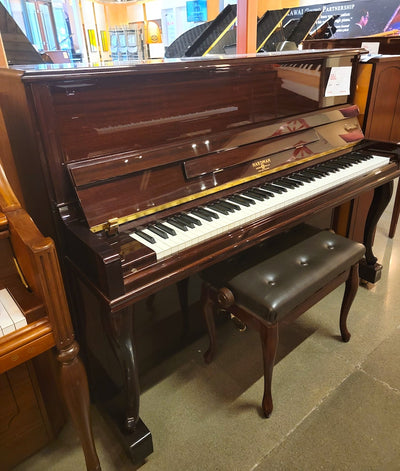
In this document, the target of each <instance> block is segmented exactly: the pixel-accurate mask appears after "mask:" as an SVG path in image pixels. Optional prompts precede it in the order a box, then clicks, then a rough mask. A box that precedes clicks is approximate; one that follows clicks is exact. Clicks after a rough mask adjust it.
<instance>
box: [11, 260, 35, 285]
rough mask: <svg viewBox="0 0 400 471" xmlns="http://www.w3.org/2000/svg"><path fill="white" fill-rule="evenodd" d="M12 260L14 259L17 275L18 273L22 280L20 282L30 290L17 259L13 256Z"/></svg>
mask: <svg viewBox="0 0 400 471" xmlns="http://www.w3.org/2000/svg"><path fill="white" fill-rule="evenodd" d="M13 260H14V264H15V268H16V269H17V272H18V275H19V277H20V279H21V281H22V284H23V285H24V286H25V288H26V289H27V290H29V291H30V290H31V288H30V287H29V285H28V282H27V281H26V278H25V277H24V274H23V273H22V270H21V267H20V266H19V263H18V260H17V259H16V258H15V257H13Z"/></svg>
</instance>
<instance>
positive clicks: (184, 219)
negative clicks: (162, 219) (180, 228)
mask: <svg viewBox="0 0 400 471" xmlns="http://www.w3.org/2000/svg"><path fill="white" fill-rule="evenodd" d="M174 219H175V220H177V221H180V222H181V223H182V224H184V225H185V226H186V227H189V228H190V229H194V226H195V223H194V222H192V221H191V220H190V219H189V218H188V217H185V215H184V214H177V215H175V216H174Z"/></svg>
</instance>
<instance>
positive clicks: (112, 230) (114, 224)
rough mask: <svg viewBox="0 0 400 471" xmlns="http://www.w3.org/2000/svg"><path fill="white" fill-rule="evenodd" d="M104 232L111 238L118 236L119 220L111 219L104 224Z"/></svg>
mask: <svg viewBox="0 0 400 471" xmlns="http://www.w3.org/2000/svg"><path fill="white" fill-rule="evenodd" d="M104 230H105V232H106V233H107V235H109V236H113V235H116V234H118V218H112V219H109V220H108V221H107V222H106V223H105V224H104Z"/></svg>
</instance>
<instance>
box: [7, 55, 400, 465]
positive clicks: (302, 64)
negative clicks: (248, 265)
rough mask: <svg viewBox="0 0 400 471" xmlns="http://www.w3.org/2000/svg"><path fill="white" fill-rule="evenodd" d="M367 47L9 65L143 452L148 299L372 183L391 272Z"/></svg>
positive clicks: (77, 294) (11, 88) (29, 143)
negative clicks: (143, 310)
mask: <svg viewBox="0 0 400 471" xmlns="http://www.w3.org/2000/svg"><path fill="white" fill-rule="evenodd" d="M360 52H361V51H360V49H342V50H331V51H295V52H294V51H290V52H289V51H287V52H285V53H269V54H256V55H249V56H229V57H228V56H227V57H222V58H220V59H215V58H214V59H206V58H197V59H178V60H166V61H148V62H145V63H131V64H129V63H128V64H126V65H124V66H115V67H113V66H100V67H84V66H70V67H69V68H66V67H59V66H55V65H53V66H50V65H48V66H44V67H39V68H34V67H32V68H26V69H25V70H7V71H2V72H1V73H0V86H1V89H2V90H4V97H5V100H4V105H3V106H4V108H5V110H6V113H5V120H6V125H7V129H8V132H9V135H10V139H11V142H12V146H13V152H14V155H15V158H16V164H17V167H18V169H19V173H20V178H21V179H22V187H23V190H24V192H25V200H26V201H27V204H28V205H29V206H30V211H31V214H33V215H34V217H35V221H36V222H37V224H39V226H40V227H43V228H44V227H45V228H46V230H47V233H52V234H54V237H55V239H56V241H57V244H58V249H59V251H60V255H61V257H62V260H63V262H64V269H65V274H66V278H67V279H68V284H67V286H68V293H69V297H70V300H71V303H72V304H73V305H75V306H76V307H78V309H76V312H78V313H79V316H76V317H75V322H76V325H77V329H78V332H79V335H80V337H79V340H80V343H81V344H82V345H83V346H85V347H86V355H87V359H88V360H89V365H93V364H96V366H97V371H98V372H101V375H102V376H101V378H103V382H105V379H106V378H109V379H110V380H112V381H118V380H121V383H120V386H121V388H122V389H121V391H120V402H119V404H118V405H117V406H115V407H116V408H114V409H112V410H113V412H112V413H111V416H112V417H113V419H114V421H115V423H116V424H117V426H118V434H119V436H120V438H121V439H122V440H123V442H124V444H125V445H126V446H127V449H128V451H129V453H130V454H131V457H132V459H133V460H136V461H138V460H141V459H143V458H144V457H145V456H146V455H147V454H149V453H150V452H151V451H152V438H151V433H150V431H149V430H148V429H147V427H146V426H145V424H144V423H143V422H142V421H141V420H140V418H139V401H140V391H139V380H138V365H137V361H136V353H135V344H136V343H137V342H136V341H137V338H135V334H136V330H135V326H134V325H133V319H134V308H135V304H137V303H138V302H139V301H141V300H144V299H145V298H147V297H148V296H150V295H152V294H154V293H157V292H158V291H159V290H161V289H163V288H165V287H168V286H171V285H173V284H175V283H180V282H182V280H185V279H187V278H188V277H191V276H192V275H195V274H196V273H197V272H198V271H199V270H202V269H203V268H206V267H207V266H210V265H211V264H214V263H216V262H218V261H220V260H222V259H224V258H226V257H229V256H230V255H232V254H235V253H237V252H239V251H241V250H243V249H246V248H248V247H250V246H254V245H256V244H258V243H259V242H261V241H263V240H265V239H267V238H269V237H271V236H273V235H276V234H278V233H280V232H282V231H285V230H287V229H288V228H290V227H292V226H294V225H296V224H297V223H299V222H301V221H304V220H306V219H308V218H309V217H310V216H311V215H315V214H319V213H322V212H323V211H326V210H329V211H331V210H333V209H334V208H336V207H337V206H339V205H341V204H342V203H344V202H347V201H351V200H356V199H357V198H358V196H359V195H360V194H362V193H363V192H365V191H368V190H371V189H373V190H374V195H375V196H374V200H373V202H372V205H371V208H370V212H369V215H368V218H367V221H366V222H365V221H357V223H359V224H361V225H364V224H365V227H366V229H365V233H364V242H365V244H366V245H367V255H366V260H365V263H364V268H365V272H366V275H364V276H368V274H369V273H370V272H372V273H374V272H375V267H376V265H377V263H376V262H377V259H376V257H375V256H374V254H373V252H372V246H371V240H372V238H371V234H372V233H373V230H374V227H375V226H376V223H377V221H378V219H379V217H380V215H381V213H382V211H383V210H384V208H385V206H386V204H387V203H388V201H389V199H390V196H391V189H392V181H393V179H394V178H396V177H397V176H398V175H399V174H400V169H399V159H398V155H397V153H396V146H391V145H382V146H381V145H380V144H379V143H377V142H370V141H365V140H364V139H363V134H362V132H361V129H360V126H359V123H358V119H357V114H358V109H357V107H356V106H353V105H352V95H353V92H354V82H350V72H351V71H352V70H353V72H354V68H355V67H356V66H357V64H358V58H359V54H360ZM342 75H343V76H344V77H345V79H344V80H338V79H337V78H336V80H335V76H339V77H340V76H342ZM353 76H354V74H353ZM346 77H347V78H346ZM335 90H337V91H335ZM49 231H51V232H49ZM102 336H103V337H104V338H105V340H104V341H103V340H102ZM109 345H112V347H113V349H114V350H113V351H114V353H115V355H113V354H112V352H110V347H109ZM118 366H119V368H118ZM89 372H90V368H89ZM119 372H120V375H119V377H118V379H117V380H116V379H115V376H116V375H117V374H119ZM154 407H157V404H154Z"/></svg>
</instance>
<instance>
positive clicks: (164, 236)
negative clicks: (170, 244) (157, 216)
mask: <svg viewBox="0 0 400 471" xmlns="http://www.w3.org/2000/svg"><path fill="white" fill-rule="evenodd" d="M146 229H148V230H149V231H151V232H153V233H154V234H157V235H158V236H160V237H161V238H162V239H168V234H167V233H166V232H165V231H163V230H161V229H159V228H158V227H156V226H147V227H146Z"/></svg>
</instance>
